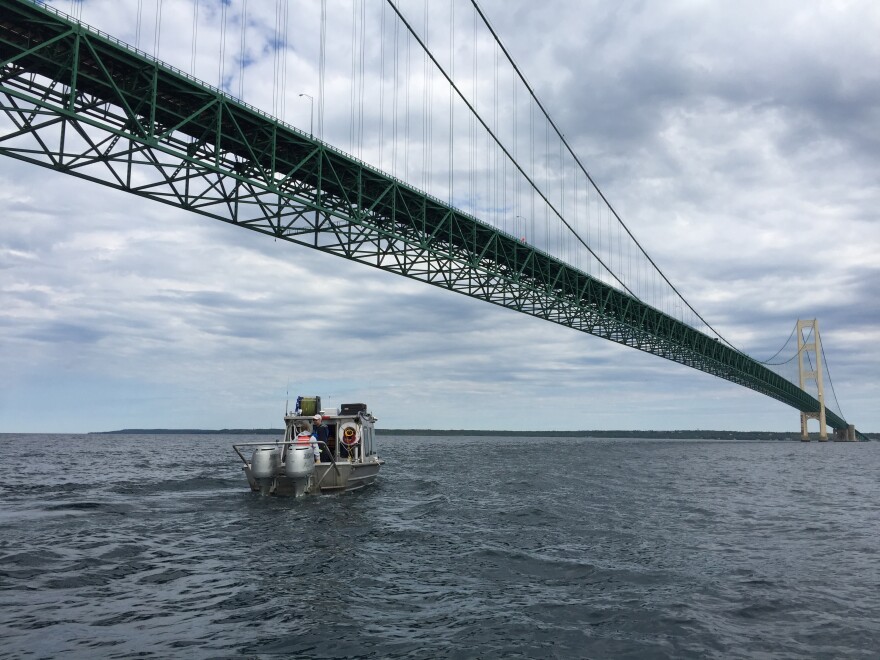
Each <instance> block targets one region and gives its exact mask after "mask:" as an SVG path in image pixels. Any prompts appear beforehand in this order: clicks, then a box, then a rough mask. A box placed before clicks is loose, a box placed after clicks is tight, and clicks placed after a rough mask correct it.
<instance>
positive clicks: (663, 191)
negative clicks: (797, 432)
mask: <svg viewBox="0 0 880 660" xmlns="http://www.w3.org/2000/svg"><path fill="white" fill-rule="evenodd" d="M314 5H316V3H295V6H294V5H292V6H291V9H290V11H291V14H292V15H296V16H297V17H298V20H300V22H301V23H302V24H303V25H306V24H309V21H314V20H315V19H316V10H315V6H314ZM481 5H483V6H484V9H485V11H486V13H487V14H488V16H489V17H490V18H491V19H492V20H493V21H494V22H495V26H496V28H497V30H498V31H499V33H500V34H501V36H502V38H503V39H504V40H505V42H506V43H507V44H508V46H509V47H510V50H511V51H512V52H513V54H514V56H515V57H516V58H517V60H518V61H519V63H520V64H521V66H522V68H523V70H524V72H525V73H526V75H527V76H528V78H529V79H530V81H531V82H532V83H533V84H534V85H535V87H536V88H537V89H538V90H539V91H540V93H541V96H542V99H543V100H544V102H545V105H546V106H547V107H548V108H549V109H550V111H551V113H552V114H553V116H554V117H555V118H556V120H557V121H558V123H559V124H560V126H561V127H562V129H563V131H564V132H565V133H566V135H567V137H568V138H569V139H570V140H571V141H572V143H573V144H575V145H576V146H577V149H578V152H579V154H580V155H581V156H582V157H583V159H584V161H585V163H586V164H587V167H588V168H589V169H590V171H591V173H592V174H593V175H594V176H595V178H596V179H597V180H598V182H599V183H600V185H601V186H602V187H603V189H604V190H605V192H606V194H607V195H608V197H609V198H610V199H611V201H612V203H613V204H614V206H615V207H616V208H617V209H618V210H619V211H620V212H621V215H622V216H623V217H624V219H625V220H626V222H627V223H628V224H629V225H630V226H631V227H632V229H633V231H634V233H635V234H636V236H637V238H638V239H639V240H640V241H641V242H642V243H643V244H644V245H645V246H646V248H647V249H648V251H649V253H650V254H651V255H652V257H654V258H655V259H656V260H657V261H658V263H660V265H661V266H662V267H663V268H664V270H665V271H666V272H667V273H668V275H669V276H670V278H671V279H672V281H673V282H674V283H675V284H676V286H678V287H679V288H680V289H681V290H682V291H683V292H684V293H685V295H686V297H687V298H688V299H689V300H690V301H691V302H692V303H693V304H694V306H695V307H696V308H697V309H698V311H700V313H701V314H703V315H704V316H705V317H706V318H707V319H709V320H710V322H711V323H713V325H715V326H716V327H717V328H718V329H719V331H721V332H722V333H723V334H724V335H725V336H727V337H728V338H729V339H731V341H733V342H734V343H735V344H737V345H741V346H742V347H743V348H744V349H745V350H747V351H748V352H750V353H753V354H754V355H755V356H756V357H759V358H760V357H768V356H769V355H771V354H772V353H773V352H774V351H775V350H776V349H777V348H779V346H780V345H781V343H782V342H783V341H784V340H785V337H787V336H788V332H789V331H790V329H791V327H792V326H793V324H794V321H795V319H796V318H797V317H798V316H803V317H810V318H812V317H813V316H816V317H818V318H819V319H820V322H821V323H822V330H823V338H824V339H825V345H826V351H827V353H828V355H829V359H830V360H832V365H831V366H832V371H833V375H834V379H835V380H834V382H835V386H836V388H837V393H838V395H839V396H840V397H841V403H842V405H843V407H844V410H845V411H846V412H847V414H848V415H850V416H851V417H852V418H853V419H854V420H855V421H856V422H857V423H858V424H859V426H860V427H863V428H869V429H877V428H880V418H878V417H877V414H878V413H877V410H876V405H875V402H876V397H877V391H878V389H880V386H878V379H877V376H876V373H877V372H878V370H880V359H878V354H877V351H876V346H877V343H878V340H880V334H878V330H877V328H878V327H880V324H878V322H880V308H878V306H877V304H876V300H877V299H878V295H880V277H878V272H880V270H878V268H877V266H876V256H875V255H876V252H877V249H878V247H880V245H878V244H880V228H878V224H877V213H876V209H877V208H880V189H878V184H877V180H876V172H877V171H878V169H880V168H878V165H880V162H878V161H880V150H878V144H877V142H878V135H877V132H876V126H877V123H878V119H880V116H878V108H880V103H878V101H880V80H878V77H880V74H878V72H877V70H876V67H870V66H867V65H866V64H865V63H867V62H874V61H877V58H878V55H880V53H878V42H877V40H876V38H875V37H874V36H873V35H876V34H877V33H878V32H880V15H878V10H877V9H876V8H875V7H874V5H873V4H871V3H867V2H856V3H852V4H851V5H849V7H848V9H847V10H846V11H838V9H837V7H836V5H832V4H813V5H803V4H802V3H780V4H776V5H766V3H763V4H760V5H759V4H757V3H745V4H743V3H739V4H737V5H736V6H735V7H734V6H728V5H717V6H716V5H711V4H710V5H693V4H692V3H674V2H673V3H664V4H662V5H658V4H652V3H638V2H629V3H604V2H591V3H583V2H579V3H566V2H557V3H551V4H550V5H546V4H540V3H529V2H515V3H510V2H500V0H496V1H493V2H488V1H487V2H484V3H481ZM60 6H61V8H62V9H64V8H65V7H64V3H61V5H60ZM403 6H404V8H405V10H406V11H410V12H413V17H414V18H416V19H417V18H418V12H420V11H421V9H420V8H421V7H422V6H423V5H422V3H403ZM206 7H210V5H206ZM263 9H265V12H264V11H263ZM249 11H250V12H252V16H251V24H252V25H251V27H252V32H251V39H250V41H249V44H250V48H249V52H248V54H247V58H248V67H247V69H248V70H249V71H248V73H247V74H246V75H247V78H246V80H245V84H244V88H245V95H246V97H247V99H248V100H249V101H250V102H253V103H255V104H257V105H259V106H260V107H264V108H266V109H267V110H271V108H272V90H271V86H270V85H269V84H267V83H266V81H271V80H272V78H273V75H272V74H273V71H272V59H273V54H272V51H271V49H270V48H268V47H267V44H268V43H269V40H270V38H271V35H270V32H271V28H272V26H273V25H274V18H273V12H274V7H272V6H268V5H267V7H266V8H261V7H260V6H259V5H256V6H255V3H251V5H250V10H249ZM437 11H438V14H437V16H436V17H432V19H433V20H432V25H433V26H434V27H435V29H436V30H438V34H439V35H441V36H442V34H443V30H445V27H444V25H443V16H444V15H445V14H443V12H444V11H447V10H446V9H443V10H442V11H441V10H439V9H438V10H437ZM163 12H165V15H166V18H167V25H166V24H163V32H162V49H161V53H160V55H161V56H162V57H163V58H164V59H168V60H171V61H173V62H175V63H177V65H178V66H180V67H181V68H184V69H188V68H189V62H190V59H189V58H190V52H191V51H190V42H189V41H188V40H187V39H188V38H189V37H188V35H189V34H190V33H189V32H188V30H189V28H188V25H189V23H188V21H189V20H190V16H191V10H190V9H188V5H187V4H186V3H174V2H166V3H165V8H164V9H163ZM261 12H262V13H261ZM297 12H302V14H298V13H297ZM456 12H457V16H458V17H459V20H464V19H462V18H461V16H462V13H461V12H459V11H458V9H457V10H456ZM349 13H350V12H349ZM83 14H84V16H83V17H84V19H85V20H86V21H87V22H90V23H93V24H96V25H98V27H101V28H102V29H105V30H107V31H108V32H111V33H113V34H118V35H119V36H121V37H122V38H128V39H133V36H134V28H133V23H132V20H131V8H130V7H129V8H126V7H125V6H124V3H115V2H106V1H98V0H95V1H93V2H92V1H90V2H86V3H85V4H84V12H83ZM146 14H149V12H146V13H145V15H146ZM340 15H341V16H343V18H341V19H339V24H340V26H341V25H342V23H343V22H344V20H343V19H344V17H345V16H347V15H348V14H340ZM150 16H152V14H150ZM211 16H212V14H211V11H208V10H207V9H206V11H205V12H204V13H203V15H202V18H203V21H204V24H203V25H200V30H199V44H200V48H199V54H198V57H197V63H196V69H197V72H198V73H199V75H201V76H202V77H203V78H206V79H207V80H209V82H212V83H213V82H215V81H216V77H217V73H218V71H217V60H216V53H217V45H216V44H217V43H218V42H219V30H218V29H217V27H216V22H214V23H211V21H212V20H213V19H212V18H211ZM758 16H760V17H761V18H760V20H758V19H757V17H758ZM371 20H375V21H378V18H375V19H371ZM468 20H469V19H468ZM416 23H418V20H416ZM337 27H338V26H337ZM343 27H344V26H343ZM234 29H238V28H237V25H236V27H235V28H234ZM386 30H390V23H389V24H388V25H386ZM340 33H344V36H345V37H346V38H348V37H349V36H350V29H349V31H346V30H341V32H340ZM316 34H317V31H308V30H305V31H302V32H301V33H298V37H297V43H296V44H295V47H294V48H293V49H292V50H291V51H290V53H289V58H290V59H289V67H290V68H289V74H290V80H291V81H293V80H295V81H296V82H290V83H289V86H288V89H287V90H286V91H287V95H288V97H289V98H288V102H287V107H286V112H285V118H286V119H288V120H289V121H293V122H295V123H297V124H298V125H299V126H302V127H304V128H305V127H306V125H307V122H308V121H309V114H308V109H309V106H308V104H303V103H302V99H299V98H298V97H297V96H296V95H297V94H298V93H300V92H308V91H311V92H316V89H317V84H316V82H315V81H316V75H315V62H316V57H315V54H316V52H317V43H316ZM331 34H332V31H331ZM143 35H144V36H143V42H144V43H142V46H144V45H145V44H146V43H150V44H152V37H151V36H150V34H149V31H148V30H146V29H145V30H144V32H143ZM439 38H440V37H437V39H439ZM232 42H234V43H237V40H236V39H233V40H232ZM228 43H230V42H228ZM436 43H442V42H440V41H437V42H436ZM366 55H367V57H368V58H369V59H370V61H371V62H372V63H373V64H372V65H374V66H375V63H376V62H378V61H379V58H380V52H379V40H376V42H375V43H371V45H370V47H369V48H368V50H367V53H366ZM386 55H387V53H386ZM346 57H347V56H346V55H345V54H344V53H342V51H340V54H338V59H339V60H340V61H339V62H336V64H340V65H341V69H340V70H339V71H338V72H337V73H338V76H336V77H333V78H332V80H328V95H329V94H331V93H332V94H336V99H337V102H335V103H328V104H327V107H326V109H325V128H326V132H325V136H327V137H328V139H331V140H332V141H333V142H334V143H335V144H337V145H338V146H340V147H341V148H343V149H349V146H350V143H349V129H350V126H349V119H350V98H351V97H350V95H349V94H350V92H349V89H348V88H347V83H346V82H345V80H346V76H348V75H349V73H350V70H349V69H348V68H347V67H350V62H349V61H347V60H346ZM343 60H345V61H343ZM414 62H415V63H416V64H417V65H418V66H421V61H420V60H414ZM459 70H460V72H461V67H459ZM480 71H481V75H483V76H487V75H490V74H489V70H488V69H486V68H484V63H481V66H480ZM334 75H335V74H334ZM461 75H467V71H465V72H464V73H461ZM237 76H238V69H237V68H236V66H235V65H234V64H230V65H229V66H228V67H227V70H226V78H227V80H228V84H227V86H228V88H229V89H231V90H233V91H236V92H237V89H238V79H237ZM294 86H296V89H294ZM438 89H439V87H438ZM389 93H390V92H389ZM418 93H419V90H416V89H414V90H413V94H414V95H418ZM414 98H416V96H414ZM418 98H420V97H418ZM386 100H387V99H386ZM398 101H399V102H400V103H403V99H402V98H399V99H398ZM388 102H390V100H389V101H388ZM367 111H368V114H367V122H368V127H369V126H370V124H369V122H370V121H371V120H372V119H371V118H374V117H377V116H378V111H377V110H376V108H375V107H368V108H367ZM520 119H522V117H520ZM2 126H3V124H2V122H0V127H2ZM374 128H375V127H374ZM466 129H467V126H466V125H462V127H461V130H466ZM0 130H2V128H0ZM420 130H421V129H420V128H419V127H418V124H417V123H416V117H413V127H412V133H411V139H412V141H413V145H411V146H412V149H411V151H410V153H409V158H410V161H409V165H410V170H411V172H416V174H415V175H414V176H415V180H414V181H413V182H414V183H415V184H416V185H421V182H420V180H419V178H418V173H417V172H418V167H419V166H420V162H419V159H420V154H419V151H418V149H417V148H416V147H415V145H416V144H417V142H418V141H419V140H421V133H420V132H419V131H420ZM442 130H445V129H442V127H438V128H437V131H438V132H437V136H436V138H437V139H438V140H440V142H442V141H443V140H442V138H443V135H444V134H443V133H442ZM366 142H367V143H368V144H367V145H366V146H365V147H364V156H365V157H369V158H370V159H371V160H374V161H375V162H377V163H380V161H379V155H380V151H379V146H378V135H377V131H375V130H373V131H368V132H367V140H366ZM356 146H357V145H355V147H356ZM398 148H399V145H398ZM445 149H446V147H445V146H444V145H441V146H439V147H437V149H436V151H437V152H438V153H436V154H434V155H435V157H436V158H437V159H438V169H440V170H442V167H441V166H440V165H439V163H440V161H439V158H440V154H442V153H443V152H444V150H445ZM391 151H392V147H391V146H387V145H386V146H385V147H384V149H383V150H382V152H381V155H382V156H381V157H382V160H381V163H380V164H382V165H383V166H384V167H385V168H386V169H390V165H389V164H390V163H391V162H392V157H391ZM397 157H398V166H400V163H401V161H402V158H403V154H402V153H401V152H400V151H398V152H397ZM444 157H445V155H444ZM467 158H468V156H467V155H466V153H464V152H462V154H460V155H458V156H457V157H456V163H458V164H461V163H467V162H468V160H467ZM444 162H445V161H444ZM414 163H415V165H414ZM435 178H436V179H437V181H435V182H434V183H435V184H439V185H444V182H443V181H442V180H443V179H444V178H445V177H444V173H443V172H442V171H440V172H439V173H438V174H437V175H436V177H435ZM46 190H51V191H52V198H53V199H54V200H55V201H54V203H53V204H51V205H47V204H44V203H43V198H44V197H45V194H46V193H45V191H46ZM485 201H486V207H487V208H489V207H490V206H491V205H490V204H489V203H488V202H489V200H485ZM0 217H2V218H3V220H2V221H0V310H2V312H0V333H2V341H0V364H3V365H4V368H3V371H4V376H5V377H4V379H2V380H3V382H2V383H0V430H65V431H75V430H95V429H103V428H113V427H121V426H208V427H211V426H215V427H220V426H239V427H249V426H268V425H277V424H278V423H279V420H280V412H281V410H282V409H283V399H284V396H285V390H286V387H287V382H288V381H290V382H291V383H292V385H291V389H292V390H294V392H297V391H299V390H304V391H309V392H320V393H322V394H324V395H325V397H326V398H327V399H331V400H335V402H337V403H338V402H341V401H342V400H343V399H351V400H366V401H369V402H370V403H371V404H372V406H373V407H374V408H375V409H376V411H377V414H378V415H379V416H380V418H382V423H383V425H386V426H413V427H425V426H434V427H456V428H474V427H482V428H493V427H494V428H547V425H548V423H549V424H550V425H551V426H553V427H555V428H733V429H739V428H768V429H787V430H791V429H794V428H796V425H797V417H796V414H795V413H794V411H792V410H789V409H788V408H786V407H784V406H782V405H781V404H778V403H776V402H774V401H772V400H770V399H767V398H766V397H762V396H760V395H757V394H755V393H753V392H750V391H747V390H744V389H743V388H739V387H737V386H734V385H732V384H730V383H726V382H724V381H719V380H717V379H713V378H711V377H709V376H706V375H705V374H700V373H698V372H696V371H693V370H690V369H687V368H685V367H681V366H680V365H675V364H672V363H669V362H666V361H663V360H659V359H657V358H655V357H652V356H649V355H645V354H642V353H639V352H637V351H632V350H630V349H624V348H622V347H619V346H616V345H614V344H612V343H610V342H606V341H602V340H600V339H598V338H595V337H590V336H588V335H584V334H582V333H578V332H575V331H572V330H568V329H565V328H562V327H559V326H555V325H553V324H549V323H546V322H542V321H539V320H537V319H533V318H529V317H527V316H524V315H518V314H516V313H514V312H511V311H509V310H503V309H499V308H497V307H494V306H491V305H486V304H484V303H479V302H478V301H474V300H469V299H467V298H465V297H463V296H460V295H455V294H452V293H450V292H446V291H442V290H440V289H437V288H434V287H430V286H425V285H424V284H420V283H417V282H413V281H409V280H406V279H404V278H400V277H396V276H392V275H389V274H387V273H383V272H380V271H377V270H375V269H372V268H367V267H364V266H360V265H357V264H354V263H350V262H347V261H345V260H342V259H338V258H334V257H331V256H328V255H325V254H321V253H318V252H314V251H311V250H308V249H306V248H302V247H300V246H294V245H290V244H286V243H283V242H274V241H270V240H268V239H267V238H266V237H264V236H259V235H256V234H253V233H250V232H245V231H242V230H241V229H239V228H236V227H231V226H228V225H224V224H223V223H218V222H214V221H206V219H205V218H201V217H199V216H195V215H190V214H186V213H183V212H182V211H179V210H175V209H170V208H167V207H164V206H162V205H158V204H152V203H148V202H145V201H143V200H141V199H138V198H135V197H133V196H128V195H124V194H121V193H118V192H115V191H111V190H108V189H104V188H101V187H100V186H95V185H93V184H87V183H84V182H81V181H76V180H74V179H72V178H70V177H65V176H63V175H58V174H53V173H50V172H48V171H46V170H42V169H39V168H33V167H29V166H26V165H23V164H20V163H18V162H15V161H12V160H10V159H3V160H0ZM72 347H75V350H71V349H72ZM49 394H51V396H52V398H53V400H55V401H56V402H57V403H56V404H55V405H57V406H58V413H59V414H58V415H57V424H59V426H57V427H53V428H49V426H47V424H49V422H47V421H46V418H45V415H44V414H42V412H41V411H40V405H38V404H37V403H36V402H40V401H44V400H45V398H46V396H47V395H49ZM547 411H552V415H551V417H550V419H551V421H549V422H548V421H547V420H548V416H547ZM43 412H44V411H43ZM53 423H56V422H53Z"/></svg>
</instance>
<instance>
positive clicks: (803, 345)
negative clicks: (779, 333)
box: [797, 319, 828, 442]
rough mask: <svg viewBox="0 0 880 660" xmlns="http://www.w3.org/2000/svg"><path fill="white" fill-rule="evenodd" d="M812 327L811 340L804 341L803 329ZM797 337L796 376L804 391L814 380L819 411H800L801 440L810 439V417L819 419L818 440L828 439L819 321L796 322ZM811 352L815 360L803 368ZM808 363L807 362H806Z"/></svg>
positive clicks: (799, 320)
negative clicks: (808, 366)
mask: <svg viewBox="0 0 880 660" xmlns="http://www.w3.org/2000/svg"><path fill="white" fill-rule="evenodd" d="M805 328H810V329H812V341H811V342H809V343H807V342H806V341H804V333H803V331H804V329H805ZM797 338H798V376H799V377H800V388H801V389H802V390H804V391H806V387H805V385H806V383H807V381H809V380H813V381H816V389H817V390H818V393H819V394H818V397H817V398H818V399H819V411H818V412H801V442H809V441H810V431H809V429H808V428H807V421H808V420H810V419H818V420H819V442H827V441H828V427H827V426H826V425H825V387H824V385H823V383H822V360H821V359H820V355H821V352H822V340H821V339H819V321H818V320H817V319H811V320H801V319H798V322H797ZM809 353H812V354H813V355H814V357H815V360H813V361H812V364H811V365H810V366H813V365H815V366H813V369H812V370H808V369H805V368H804V358H805V357H806V358H809ZM808 363H809V362H808Z"/></svg>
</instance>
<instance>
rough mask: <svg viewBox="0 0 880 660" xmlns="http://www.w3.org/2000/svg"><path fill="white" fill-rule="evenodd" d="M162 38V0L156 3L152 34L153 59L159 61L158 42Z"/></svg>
mask: <svg viewBox="0 0 880 660" xmlns="http://www.w3.org/2000/svg"><path fill="white" fill-rule="evenodd" d="M161 37H162V0H158V1H157V2H156V29H155V31H154V32H153V57H155V58H156V59H157V60H158V59H159V40H160V39H161Z"/></svg>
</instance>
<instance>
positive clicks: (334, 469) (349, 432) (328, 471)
mask: <svg viewBox="0 0 880 660" xmlns="http://www.w3.org/2000/svg"><path fill="white" fill-rule="evenodd" d="M375 423H376V418H375V417H374V416H373V414H372V413H370V412H369V411H368V410H367V406H366V404H363V403H344V404H342V405H341V406H339V408H338V409H335V410H333V411H325V410H321V399H320V397H298V398H297V402H296V407H295V409H294V411H293V413H285V415H284V425H285V430H284V439H283V440H279V441H277V442H275V443H274V444H268V443H265V442H246V443H240V444H235V445H232V448H233V449H234V450H235V452H236V453H237V454H238V456H239V458H241V460H242V462H243V463H244V466H243V469H244V474H245V476H246V477H247V480H248V483H249V484H250V487H251V490H253V491H255V492H259V493H261V494H263V495H279V496H286V497H301V496H303V495H318V494H321V493H341V492H346V491H350V490H358V489H360V488H363V487H364V486H367V485H369V484H371V483H373V482H374V481H375V480H376V477H377V476H378V474H379V468H380V466H382V465H383V464H384V463H385V461H383V460H381V459H380V458H379V457H378V456H377V455H376V442H375V428H374V427H375ZM248 451H251V457H250V460H248V459H247V457H246V455H245V454H246V452H248Z"/></svg>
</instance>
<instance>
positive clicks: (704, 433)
mask: <svg viewBox="0 0 880 660" xmlns="http://www.w3.org/2000/svg"><path fill="white" fill-rule="evenodd" d="M283 433H284V429H120V430H118V431H92V432H91V433H89V435H281V434H283ZM376 433H377V434H378V435H410V436H424V437H432V436H505V437H516V438H522V437H536V438H538V437H541V438H654V439H664V440H792V441H794V440H800V433H798V432H790V433H785V432H775V431H711V430H699V429H698V430H678V431H543V430H542V431H486V430H474V429H376ZM864 435H865V436H867V437H869V438H871V439H872V440H878V439H880V434H876V433H865V434H864ZM811 437H812V438H813V439H814V440H815V439H817V437H818V434H817V433H812V434H811Z"/></svg>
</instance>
